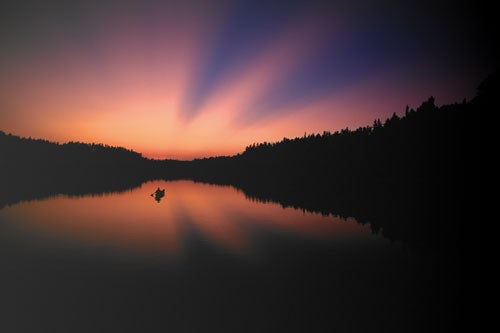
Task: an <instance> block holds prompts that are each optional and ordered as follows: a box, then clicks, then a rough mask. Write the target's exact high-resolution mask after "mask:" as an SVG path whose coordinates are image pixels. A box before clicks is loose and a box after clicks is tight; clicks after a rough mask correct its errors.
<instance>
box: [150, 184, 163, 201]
mask: <svg viewBox="0 0 500 333" xmlns="http://www.w3.org/2000/svg"><path fill="white" fill-rule="evenodd" d="M151 196H152V197H154V198H155V200H156V201H158V202H160V200H161V198H163V197H164V196H165V189H163V190H160V188H159V187H158V188H157V189H156V191H154V193H152V194H151Z"/></svg>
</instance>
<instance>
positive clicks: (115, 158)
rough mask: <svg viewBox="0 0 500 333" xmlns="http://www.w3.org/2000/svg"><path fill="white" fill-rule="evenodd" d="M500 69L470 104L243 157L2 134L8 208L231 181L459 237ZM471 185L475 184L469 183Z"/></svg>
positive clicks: (391, 225) (414, 230) (412, 235)
mask: <svg viewBox="0 0 500 333" xmlns="http://www.w3.org/2000/svg"><path fill="white" fill-rule="evenodd" d="M499 93H500V89H499V74H498V72H497V73H495V74H493V75H492V76H490V77H489V78H488V79H486V80H485V81H484V82H483V83H481V84H480V86H479V87H478V94H477V96H476V97H475V98H474V99H473V100H472V101H465V100H464V101H463V102H461V103H455V104H451V105H444V106H441V107H438V106H436V105H435V103H434V98H432V97H431V98H429V99H428V100H427V101H425V102H424V103H422V105H420V106H419V107H418V108H417V109H416V110H414V109H411V108H409V107H407V108H406V110H405V111H404V115H402V116H401V117H400V116H398V115H396V114H394V115H393V116H392V117H391V118H389V119H387V120H385V121H383V122H382V121H380V120H379V119H377V120H375V121H374V122H373V124H372V125H371V126H365V127H361V128H358V129H356V130H350V129H344V130H341V131H337V132H333V133H332V132H327V131H325V132H324V133H323V134H321V135H320V134H310V135H304V136H303V137H299V138H295V139H286V138H285V139H283V140H282V141H280V142H275V143H267V142H265V143H261V144H252V145H250V146H248V147H247V148H246V149H245V151H244V152H243V153H241V154H238V155H235V156H231V157H228V156H226V157H212V158H206V159H195V160H193V161H175V160H162V161H159V160H149V159H146V158H143V157H142V156H141V155H140V154H139V153H136V152H133V151H131V150H127V149H124V148H119V147H110V146H105V145H100V144H83V143H77V142H70V143H67V144H56V143H51V142H48V141H44V140H34V139H25V138H19V137H16V136H13V135H6V134H5V133H3V132H0V181H1V184H2V190H1V191H0V207H2V206H3V205H5V204H8V203H14V202H17V201H19V200H23V199H30V198H39V197H44V196H47V195H53V194H57V193H66V194H84V193H100V192H106V191H112V190H123V189H125V188H128V187H134V186H137V185H139V184H140V183H141V182H143V181H146V180H152V179H157V178H163V179H192V180H195V181H202V182H209V183H216V184H230V185H233V186H235V187H238V188H240V189H242V190H243V191H244V192H245V193H246V195H247V196H249V197H251V198H254V199H258V200H263V201H275V202H279V203H281V204H282V205H284V206H293V207H297V208H301V209H306V210H309V211H313V212H321V213H323V214H334V215H341V216H346V217H347V216H353V217H355V218H357V219H358V221H360V222H369V223H370V224H371V226H372V228H373V230H374V231H379V230H382V232H383V233H384V235H385V236H387V237H389V238H391V239H402V240H405V241H409V242H412V243H418V242H419V241H421V240H425V242H424V243H425V244H427V245H428V244H429V243H433V242H440V239H441V238H442V236H443V235H444V234H446V235H447V236H449V237H450V238H451V239H455V240H459V239H460V238H461V235H462V225H461V224H460V223H459V222H460V221H463V220H465V212H466V211H467V209H466V207H468V206H469V205H470V204H469V202H468V201H467V198H468V197H470V190H469V189H472V190H473V191H474V189H478V185H477V184H478V183H479V182H478V178H479V175H477V174H476V173H474V171H476V170H478V169H479V168H471V167H470V165H473V166H474V165H477V164H479V163H480V160H479V153H478V150H479V147H480V146H479V141H480V140H479V137H478V131H477V129H476V127H477V125H478V121H477V120H476V119H479V117H480V116H481V115H486V114H488V113H487V112H494V111H495V110H496V106H498V102H497V99H498V96H500V95H499ZM466 189H467V190H466Z"/></svg>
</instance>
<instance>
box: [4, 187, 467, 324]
mask: <svg viewBox="0 0 500 333" xmlns="http://www.w3.org/2000/svg"><path fill="white" fill-rule="evenodd" d="M157 188H161V189H165V196H164V197H162V198H155V197H154V196H152V195H151V194H152V193H153V192H154V191H155V190H156V189H157ZM155 199H157V200H155ZM0 260H1V263H2V264H1V267H0V276H1V295H2V300H1V301H0V305H1V307H2V308H1V314H0V316H1V317H0V318H1V320H0V329H1V330H2V331H3V332H157V331H158V332H160V331H161V332H165V331H169V332H329V331H335V332H366V331H370V332H408V331H414V332H421V331H426V332H430V331H434V330H436V331H439V330H442V329H443V330H444V329H445V328H446V327H448V326H449V324H450V322H452V321H453V316H454V315H456V311H458V310H456V311H455V309H453V306H452V304H450V303H451V302H450V297H451V295H453V294H454V293H455V291H456V283H455V282H453V281H452V280H450V277H451V276H452V273H451V271H450V269H449V268H448V265H443V260H444V259H442V258H441V257H440V256H439V255H436V254H432V253H425V252H421V251H415V250H411V249H409V247H408V246H407V245H406V244H404V243H402V242H391V241H390V240H388V239H386V238H384V237H382V236H381V235H380V234H374V233H373V232H372V231H371V228H370V225H369V224H360V223H358V222H357V221H356V220H355V219H353V218H348V219H343V218H340V217H336V216H333V215H328V216H323V215H321V214H316V213H310V212H307V211H305V210H301V209H296V208H291V207H288V208H284V207H282V206H281V205H280V204H278V203H274V202H261V201H257V200H255V199H250V198H248V197H247V196H245V194H244V193H243V192H242V191H240V190H238V189H236V188H234V187H231V186H219V185H209V184H203V183H195V182H192V181H163V180H158V181H150V182H146V183H143V184H142V185H141V186H140V187H137V188H133V189H130V190H126V191H122V192H116V193H105V194H100V195H82V196H66V195H58V196H53V197H50V198H46V199H41V200H32V201H25V202H20V203H17V204H13V205H10V206H6V207H4V208H3V209H1V210H0ZM450 306H451V307H450Z"/></svg>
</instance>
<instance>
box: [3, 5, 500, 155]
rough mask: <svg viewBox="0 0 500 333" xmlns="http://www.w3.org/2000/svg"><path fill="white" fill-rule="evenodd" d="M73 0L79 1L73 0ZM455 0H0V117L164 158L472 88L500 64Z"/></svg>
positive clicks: (341, 122)
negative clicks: (326, 0)
mask: <svg viewBox="0 0 500 333" xmlns="http://www.w3.org/2000/svg"><path fill="white" fill-rule="evenodd" d="M69 3H70V4H69ZM481 10H482V9H480V8H479V9H478V8H472V7H468V6H466V5H465V4H460V3H459V2H457V1H448V2H447V1H444V2H443V1H418V2H415V3H402V2H401V1H376V2H375V1H357V2H356V1H337V2H335V1H328V2H325V1H177V2H175V1H170V2H167V1H144V0H143V1H95V2H93V1H12V2H10V3H9V1H2V4H1V5H0V42H1V46H0V130H3V131H5V132H9V133H12V134H15V135H21V136H31V137H36V138H44V139H48V140H52V141H58V142H66V141H83V142H100V143H106V144H110V145H119V146H124V147H127V148H130V149H134V150H136V151H138V152H141V153H143V155H145V156H147V157H152V158H178V159H191V158H194V157H205V156H211V155H225V154H235V153H237V152H240V151H242V150H243V149H244V148H245V146H247V145H249V144H251V143H253V142H262V141H276V140H280V139H282V138H283V137H295V136H302V135H303V134H304V132H307V133H314V132H320V133H321V132H323V131H324V130H330V131H332V130H338V129H341V128H345V127H350V128H356V127H358V126H364V125H368V124H371V123H372V122H373V120H374V119H375V118H385V117H388V116H390V115H391V114H392V113H393V112H396V113H399V114H401V113H403V112H404V109H405V106H406V105H407V104H409V105H410V106H411V107H417V106H418V105H419V104H420V103H421V102H422V101H423V100H425V99H427V98H428V97H429V96H430V95H433V96H435V97H436V102H437V104H445V103H450V102H455V101H461V100H462V99H463V98H471V97H473V96H474V94H475V87H476V86H477V84H478V83H479V82H480V81H481V79H483V78H484V77H485V76H486V75H488V74H489V73H490V72H491V71H492V70H493V69H495V67H494V63H493V59H494V57H493V54H492V53H491V52H490V48H489V45H488V42H491V43H492V41H489V35H488V27H487V26H485V23H484V20H481V19H480V18H479V17H478V16H477V14H476V13H477V12H479V11H481Z"/></svg>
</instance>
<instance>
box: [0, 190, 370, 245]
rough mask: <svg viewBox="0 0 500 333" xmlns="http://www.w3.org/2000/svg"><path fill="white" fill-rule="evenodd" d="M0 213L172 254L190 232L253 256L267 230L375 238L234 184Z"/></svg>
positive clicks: (62, 234)
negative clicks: (258, 196) (254, 195)
mask: <svg viewBox="0 0 500 333" xmlns="http://www.w3.org/2000/svg"><path fill="white" fill-rule="evenodd" d="M154 188H156V189H157V190H156V191H155V192H153V193H152V194H151V190H152V189H154ZM165 191H168V196H165ZM151 196H153V198H154V201H153V200H151ZM160 201H161V204H160V205H158V203H160ZM0 214H1V216H2V217H3V218H4V219H6V220H7V221H10V222H11V223H12V224H13V225H15V226H16V227H17V228H23V230H25V231H28V232H32V233H34V234H37V235H40V234H47V233H49V234H51V236H56V237H59V238H60V239H64V240H65V241H67V240H68V239H73V240H77V241H79V242H81V241H83V242H84V243H86V244H90V245H92V244H93V245H99V246H108V247H112V248H118V249H127V250H130V249H133V250H140V251H155V252H162V253H170V254H175V253H177V252H178V251H180V249H181V248H182V247H183V246H186V243H187V242H188V239H189V235H190V234H193V233H195V234H197V235H199V237H201V238H203V239H204V240H205V241H207V242H208V243H209V244H212V245H213V246H216V247H219V248H223V249H224V250H226V251H230V252H234V253H245V252H246V253H251V252H252V251H254V250H255V246H256V245H255V244H256V243H257V242H258V238H259V236H262V233H263V232H264V231H265V233H266V234H267V233H269V232H273V233H281V234H284V235H294V236H297V237H303V238H313V239H315V240H321V239H328V240H332V239H336V240H337V241H339V242H342V241H346V240H351V241H352V240H358V241H359V240H360V239H363V240H372V241H374V240H378V241H380V237H377V236H374V235H372V233H371V232H370V229H369V226H367V225H361V224H358V223H356V222H355V220H353V219H347V220H346V219H341V218H338V217H332V216H322V215H320V214H313V213H307V212H304V211H301V210H298V209H295V208H283V207H281V206H280V205H279V204H276V203H271V202H268V203H263V202H258V201H255V200H249V199H247V198H246V197H245V195H244V194H243V193H242V192H241V191H238V190H237V189H235V188H233V187H230V186H215V185H209V184H203V183H194V182H192V181H153V182H147V183H144V184H142V186H140V187H138V188H135V189H132V190H130V191H126V192H121V193H112V194H104V195H101V196H95V195H88V196H82V197H68V196H63V195H60V196H57V197H54V198H49V199H45V200H39V201H32V202H24V203H20V204H17V205H14V206H11V207H7V208H4V209H3V210H2V211H0ZM187 245H189V244H187Z"/></svg>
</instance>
